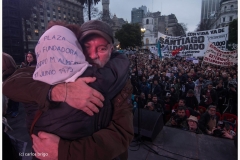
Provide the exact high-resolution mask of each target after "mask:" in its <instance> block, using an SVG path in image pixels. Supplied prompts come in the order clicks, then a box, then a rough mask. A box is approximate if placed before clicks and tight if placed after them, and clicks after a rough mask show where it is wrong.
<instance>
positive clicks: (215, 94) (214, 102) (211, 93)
mask: <svg viewBox="0 0 240 160" xmlns="http://www.w3.org/2000/svg"><path fill="white" fill-rule="evenodd" d="M206 94H207V89H204V90H202V91H201V95H200V101H201V102H203V101H204V100H205V98H204V97H203V95H206ZM210 95H211V98H212V104H214V105H217V104H218V99H217V92H216V90H215V89H212V90H211V91H210Z"/></svg>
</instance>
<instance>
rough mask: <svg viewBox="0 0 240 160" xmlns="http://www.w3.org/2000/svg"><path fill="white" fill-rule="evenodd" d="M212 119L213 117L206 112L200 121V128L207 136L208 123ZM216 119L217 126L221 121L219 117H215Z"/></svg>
mask: <svg viewBox="0 0 240 160" xmlns="http://www.w3.org/2000/svg"><path fill="white" fill-rule="evenodd" d="M210 118H211V116H210V115H209V113H208V112H205V113H204V114H202V115H201V117H200V120H199V121H198V124H199V128H200V129H201V131H202V132H203V133H205V134H207V129H209V128H208V122H209V120H210ZM215 118H216V125H217V123H218V120H219V119H218V116H215ZM215 127H217V126H215Z"/></svg>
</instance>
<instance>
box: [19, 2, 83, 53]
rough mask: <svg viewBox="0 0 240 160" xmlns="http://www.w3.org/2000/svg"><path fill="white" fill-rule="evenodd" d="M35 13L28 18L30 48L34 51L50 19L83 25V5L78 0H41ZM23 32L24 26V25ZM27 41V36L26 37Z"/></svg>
mask: <svg viewBox="0 0 240 160" xmlns="http://www.w3.org/2000/svg"><path fill="white" fill-rule="evenodd" d="M34 9H35V13H33V14H32V17H31V19H30V20H27V29H26V30H27V37H28V41H29V46H28V47H29V50H31V51H34V48H35V46H36V44H37V42H38V39H39V38H40V37H41V35H42V34H43V33H44V32H45V30H46V27H47V24H48V22H49V21H51V20H54V21H64V22H67V23H68V24H78V25H81V24H82V23H83V22H84V20H83V5H81V3H79V2H78V1H77V0H64V1H63V0H39V1H38V4H36V6H35V7H34ZM23 34H25V32H24V27H23ZM24 41H25V38H24Z"/></svg>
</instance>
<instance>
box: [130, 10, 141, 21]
mask: <svg viewBox="0 0 240 160" xmlns="http://www.w3.org/2000/svg"><path fill="white" fill-rule="evenodd" d="M143 17H144V10H143V9H141V8H139V9H137V8H133V9H132V11H131V23H138V24H141V23H142V19H143Z"/></svg>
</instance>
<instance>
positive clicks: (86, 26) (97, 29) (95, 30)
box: [79, 20, 114, 44]
mask: <svg viewBox="0 0 240 160" xmlns="http://www.w3.org/2000/svg"><path fill="white" fill-rule="evenodd" d="M92 34H97V35H100V36H102V37H103V38H104V39H106V40H107V41H108V42H109V44H113V43H114V39H113V31H112V28H111V27H110V26H109V25H108V24H107V23H105V22H103V21H99V20H90V21H88V22H85V23H83V24H82V26H81V31H80V38H79V41H80V43H81V42H82V40H83V39H84V38H86V37H87V36H89V35H92Z"/></svg>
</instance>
